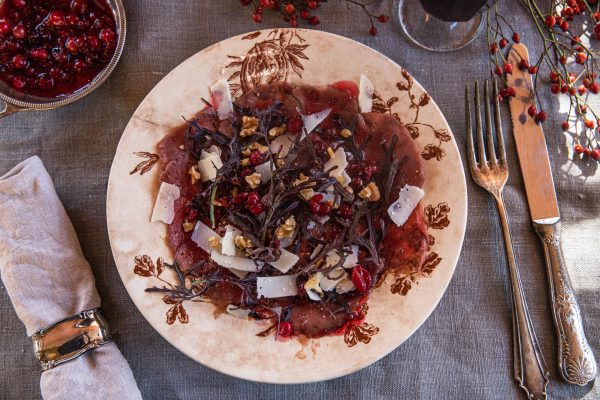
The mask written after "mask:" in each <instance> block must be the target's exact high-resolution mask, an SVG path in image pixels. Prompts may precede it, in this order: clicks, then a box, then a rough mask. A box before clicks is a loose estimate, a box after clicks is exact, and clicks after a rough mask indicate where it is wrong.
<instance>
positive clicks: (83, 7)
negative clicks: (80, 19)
mask: <svg viewBox="0 0 600 400" xmlns="http://www.w3.org/2000/svg"><path fill="white" fill-rule="evenodd" d="M87 9H88V4H87V1H85V0H73V1H72V2H71V10H73V12H76V13H78V14H84V13H85V12H86V11H87Z"/></svg>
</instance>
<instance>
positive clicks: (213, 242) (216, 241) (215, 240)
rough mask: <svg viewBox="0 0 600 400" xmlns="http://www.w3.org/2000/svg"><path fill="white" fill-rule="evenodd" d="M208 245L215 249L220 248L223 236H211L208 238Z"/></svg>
mask: <svg viewBox="0 0 600 400" xmlns="http://www.w3.org/2000/svg"><path fill="white" fill-rule="evenodd" d="M208 245H209V246H210V247H212V248H213V249H216V250H218V249H219V247H221V238H220V237H217V236H211V237H209V238H208Z"/></svg>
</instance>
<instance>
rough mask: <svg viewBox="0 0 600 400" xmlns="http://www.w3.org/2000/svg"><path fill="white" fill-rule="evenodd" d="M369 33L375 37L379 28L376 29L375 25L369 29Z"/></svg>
mask: <svg viewBox="0 0 600 400" xmlns="http://www.w3.org/2000/svg"><path fill="white" fill-rule="evenodd" d="M369 33H370V34H371V35H372V36H375V35H377V28H376V27H375V25H371V29H369Z"/></svg>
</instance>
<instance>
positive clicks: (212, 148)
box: [200, 144, 221, 160]
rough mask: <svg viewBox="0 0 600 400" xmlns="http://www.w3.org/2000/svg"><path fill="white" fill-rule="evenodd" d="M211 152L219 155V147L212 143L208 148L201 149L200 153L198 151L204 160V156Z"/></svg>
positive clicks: (208, 155)
mask: <svg viewBox="0 0 600 400" xmlns="http://www.w3.org/2000/svg"><path fill="white" fill-rule="evenodd" d="M211 154H214V155H217V156H219V157H221V149H220V148H218V147H217V146H215V145H214V144H213V145H212V146H210V147H209V148H208V149H206V150H202V153H200V159H201V160H204V159H205V158H208V157H210V156H211Z"/></svg>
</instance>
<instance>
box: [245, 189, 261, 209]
mask: <svg viewBox="0 0 600 400" xmlns="http://www.w3.org/2000/svg"><path fill="white" fill-rule="evenodd" d="M258 203H260V195H259V194H258V193H256V192H250V193H249V194H248V200H246V204H247V205H248V206H249V207H251V206H255V205H257V204H258Z"/></svg>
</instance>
